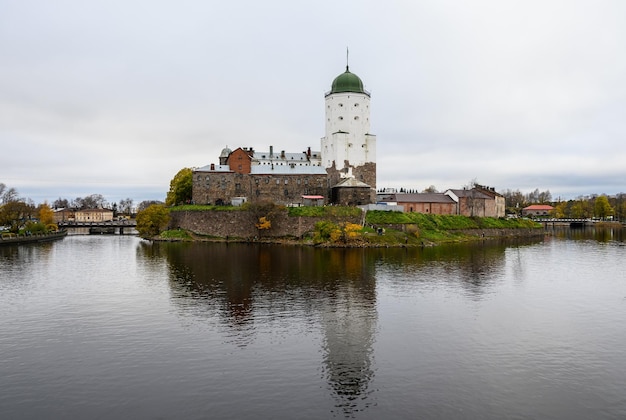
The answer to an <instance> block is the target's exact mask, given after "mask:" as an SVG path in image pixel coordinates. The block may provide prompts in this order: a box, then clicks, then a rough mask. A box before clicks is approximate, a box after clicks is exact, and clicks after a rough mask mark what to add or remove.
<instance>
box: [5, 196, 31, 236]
mask: <svg viewBox="0 0 626 420" xmlns="http://www.w3.org/2000/svg"><path fill="white" fill-rule="evenodd" d="M35 211H36V210H35V206H33V205H32V204H29V203H27V202H26V201H24V200H13V201H9V202H7V203H4V204H2V206H0V226H8V227H9V230H10V231H11V232H13V233H18V232H19V231H20V229H21V228H23V227H24V226H25V224H26V222H27V221H29V220H30V219H31V218H32V217H33V216H34V214H35Z"/></svg>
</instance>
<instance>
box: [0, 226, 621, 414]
mask: <svg viewBox="0 0 626 420" xmlns="http://www.w3.org/2000/svg"><path fill="white" fill-rule="evenodd" d="M592 233H593V232H592ZM622 234H623V232H620V231H617V232H610V231H609V232H608V233H607V232H606V231H604V232H595V233H593V234H592V235H589V232H588V231H570V230H563V231H558V232H556V234H555V236H553V237H550V238H547V239H546V240H545V241H535V242H530V243H523V244H520V243H516V244H513V243H509V244H502V243H496V244H494V243H491V244H488V245H482V244H477V245H474V246H459V247H452V248H449V247H439V248H432V249H416V250H402V249H382V250H361V249H357V250H317V249H310V248H296V247H280V246H258V245H232V244H231V245H226V244H151V243H148V242H145V241H142V240H140V239H138V238H136V237H132V236H69V237H67V238H65V239H64V240H63V241H60V242H56V243H52V244H43V245H35V246H24V247H11V248H0V418H3V419H4V418H6V419H44V418H45V419H50V418H52V419H54V418H64V419H65V418H85V419H87V418H88V419H174V418H180V419H183V418H184V419H206V418H233V419H246V418H254V419H258V418H267V419H270V418H271V419H296V418H300V419H320V418H333V417H335V418H344V417H348V418H364V419H382V418H385V419H396V418H397V419H404V418H443V419H503V418H508V419H528V418H536V419H623V418H626V246H624V245H626V243H625V242H624V239H623V236H622Z"/></svg>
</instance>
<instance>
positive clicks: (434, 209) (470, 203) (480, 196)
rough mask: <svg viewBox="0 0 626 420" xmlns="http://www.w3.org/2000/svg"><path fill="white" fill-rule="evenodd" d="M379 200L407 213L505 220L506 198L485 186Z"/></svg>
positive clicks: (392, 195)
mask: <svg viewBox="0 0 626 420" xmlns="http://www.w3.org/2000/svg"><path fill="white" fill-rule="evenodd" d="M377 197H378V202H380V203H386V204H396V205H398V206H400V207H402V208H403V209H404V211H405V212H407V213H411V212H415V213H424V214H441V215H454V214H457V215H463V216H468V217H472V216H477V217H504V209H505V206H504V197H503V196H502V195H501V194H498V193H496V192H495V191H493V189H492V188H488V187H483V186H479V187H476V188H472V189H469V190H467V189H461V190H455V189H450V190H447V191H446V192H445V193H395V192H394V193H389V192H383V193H379V194H378V195H377Z"/></svg>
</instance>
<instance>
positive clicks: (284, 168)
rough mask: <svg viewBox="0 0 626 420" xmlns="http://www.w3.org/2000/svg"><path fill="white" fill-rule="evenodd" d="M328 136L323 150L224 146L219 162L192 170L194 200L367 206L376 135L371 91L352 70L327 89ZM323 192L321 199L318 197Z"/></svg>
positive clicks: (370, 200) (373, 187)
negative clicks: (371, 111) (372, 116)
mask: <svg viewBox="0 0 626 420" xmlns="http://www.w3.org/2000/svg"><path fill="white" fill-rule="evenodd" d="M325 105H326V106H325V111H326V114H325V117H326V128H325V132H326V133H325V134H326V135H325V136H324V137H323V138H322V139H321V142H320V147H321V150H320V151H312V150H311V148H310V147H307V149H306V150H305V151H303V152H296V153H294V152H285V151H284V150H282V151H280V152H275V151H274V148H273V146H270V147H269V150H268V151H262V152H258V151H255V150H254V149H253V148H251V147H249V148H248V147H244V148H241V147H239V148H236V149H235V150H231V149H229V148H228V147H226V148H224V149H223V150H222V152H221V154H220V156H219V164H218V165H216V164H209V165H206V166H203V167H200V168H194V169H193V171H192V177H193V178H192V179H193V184H192V200H193V201H194V202H195V203H197V204H217V205H223V204H231V203H233V199H234V198H237V199H238V200H241V199H245V201H250V202H255V201H265V200H267V201H272V202H275V203H278V204H285V205H301V204H307V203H311V202H312V201H311V200H312V198H311V197H316V198H315V199H313V200H314V202H315V203H316V204H320V203H324V204H326V203H337V204H347V205H364V204H370V203H373V202H374V201H375V199H376V136H375V135H373V134H371V133H370V132H369V131H370V106H369V105H370V93H369V92H367V91H366V90H365V89H364V88H363V82H362V81H361V79H360V78H359V77H358V76H357V75H356V74H354V73H351V72H350V71H349V68H348V67H347V66H346V71H345V72H344V73H342V74H340V75H339V76H337V77H336V78H335V79H334V80H333V83H332V85H331V90H330V91H329V92H327V93H326V94H325ZM319 197H321V198H319Z"/></svg>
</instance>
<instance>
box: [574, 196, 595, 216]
mask: <svg viewBox="0 0 626 420" xmlns="http://www.w3.org/2000/svg"><path fill="white" fill-rule="evenodd" d="M570 214H571V217H573V218H575V219H587V218H589V217H591V204H590V203H589V201H587V200H585V199H583V198H582V197H579V198H578V200H576V201H575V202H574V203H572V206H571V207H570Z"/></svg>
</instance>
